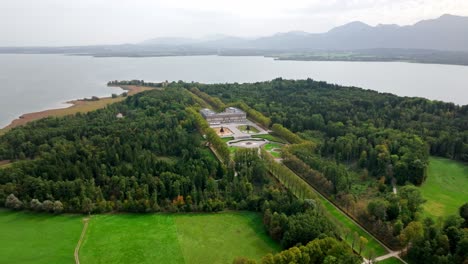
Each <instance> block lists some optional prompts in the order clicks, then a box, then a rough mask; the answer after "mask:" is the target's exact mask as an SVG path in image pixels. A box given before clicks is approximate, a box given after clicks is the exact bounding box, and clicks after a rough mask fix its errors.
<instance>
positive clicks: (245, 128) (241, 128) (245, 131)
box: [237, 125, 260, 133]
mask: <svg viewBox="0 0 468 264" xmlns="http://www.w3.org/2000/svg"><path fill="white" fill-rule="evenodd" d="M237 129H239V130H240V131H242V132H244V133H258V132H260V131H259V130H258V129H257V128H256V127H254V126H250V130H247V125H242V126H238V127H237Z"/></svg>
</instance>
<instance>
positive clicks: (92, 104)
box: [0, 85, 152, 135]
mask: <svg viewBox="0 0 468 264" xmlns="http://www.w3.org/2000/svg"><path fill="white" fill-rule="evenodd" d="M115 87H120V88H121V89H122V90H124V91H126V92H127V93H128V96H131V95H134V94H137V93H141V92H143V91H147V90H150V89H152V88H148V87H142V86H135V85H119V86H115ZM98 98H99V100H94V101H93V100H89V99H86V98H84V99H76V100H71V101H68V102H65V103H67V104H70V106H68V107H65V108H54V109H48V110H44V111H39V112H32V113H26V114H23V115H21V116H20V117H19V118H17V119H15V120H13V121H11V122H10V124H8V125H7V126H5V127H3V128H1V129H0V135H1V134H3V133H5V132H6V131H8V130H10V129H12V128H15V127H18V126H22V125H25V124H27V123H29V122H31V121H36V120H39V119H42V118H46V117H52V116H55V117H61V116H67V115H73V114H76V113H86V112H90V111H93V110H97V109H100V108H104V107H106V106H107V105H109V104H112V103H117V102H120V101H123V100H124V99H125V98H126V97H124V96H123V95H122V94H120V95H119V96H118V97H116V98H112V97H111V96H107V97H98Z"/></svg>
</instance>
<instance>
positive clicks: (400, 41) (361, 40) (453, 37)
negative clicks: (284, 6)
mask: <svg viewBox="0 0 468 264" xmlns="http://www.w3.org/2000/svg"><path fill="white" fill-rule="evenodd" d="M137 45H145V46H179V47H180V46H191V47H198V48H218V49H251V50H277V51H291V50H294V51H311V50H359V49H384V48H385V49H430V50H443V51H468V17H463V16H454V15H443V16H441V17H439V18H437V19H431V20H423V21H420V22H418V23H416V24H414V25H410V26H398V25H377V26H370V25H367V24H365V23H363V22H359V21H356V22H351V23H348V24H345V25H343V26H339V27H336V28H333V29H331V30H330V31H328V32H325V33H307V32H302V31H292V32H287V33H278V34H275V35H272V36H267V37H260V38H254V39H246V38H239V37H231V36H223V35H220V36H214V37H213V36H212V37H209V38H202V39H190V38H156V39H151V40H147V41H144V42H142V43H138V44H137Z"/></svg>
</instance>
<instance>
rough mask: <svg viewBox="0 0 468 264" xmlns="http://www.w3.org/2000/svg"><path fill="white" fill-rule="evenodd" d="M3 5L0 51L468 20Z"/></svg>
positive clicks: (261, 5)
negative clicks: (351, 24) (358, 23)
mask: <svg viewBox="0 0 468 264" xmlns="http://www.w3.org/2000/svg"><path fill="white" fill-rule="evenodd" d="M1 5H2V10H3V11H4V12H3V15H2V16H1V17H0V32H2V34H1V35H0V46H76V45H98V44H123V43H137V42H141V41H144V40H147V39H151V38H157V37H188V38H200V37H204V36H210V35H216V34H225V35H230V36H238V37H259V36H266V35H272V34H275V33H278V32H289V31H305V32H310V33H321V32H326V31H328V30H330V29H331V28H333V27H336V26H340V25H343V24H346V23H349V22H352V21H362V22H364V23H366V24H369V25H372V26H375V25H378V24H398V25H412V24H414V23H416V22H418V21H420V20H426V19H434V18H437V17H440V16H441V15H443V14H452V15H460V16H468V1H464V0H439V1H437V0H397V1H394V0H393V1H392V0H361V1H356V0H334V1H328V2H325V3H323V2H322V1H318V0H312V1H307V0H296V1H287V2H285V1H276V0H275V1H268V0H258V1H255V2H251V1H248V0H239V1H236V2H228V1H215V0H202V1H196V2H194V1H189V0H177V1H162V0H159V1H150V0H138V1H128V0H114V1H111V0H99V1H95V0H83V1H76V2H72V3H70V2H68V3H65V2H64V1H58V0H43V1H34V0H17V1H9V2H6V3H2V4H1Z"/></svg>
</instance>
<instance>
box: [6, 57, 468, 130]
mask: <svg viewBox="0 0 468 264" xmlns="http://www.w3.org/2000/svg"><path fill="white" fill-rule="evenodd" d="M276 77H283V78H288V79H304V78H312V79H315V80H323V81H327V82H330V83H337V84H341V85H349V86H358V87H362V88H365V89H372V90H377V91H380V92H389V93H394V94H397V95H402V96H419V97H426V98H429V99H436V100H443V101H449V102H455V103H457V104H468V67H466V66H452V65H435V64H416V63H400V62H311V61H275V60H273V59H271V58H263V57H218V56H192V57H158V58H92V57H81V56H64V55H0V127H3V126H5V125H7V124H8V123H10V122H11V121H12V120H13V119H15V118H17V117H18V116H20V115H21V114H24V113H29V112H35V111H40V110H45V109H49V108H57V107H65V106H66V104H64V102H66V101H69V100H72V99H77V98H83V97H91V96H108V95H110V94H112V93H119V92H121V90H120V89H118V88H109V87H106V83H107V81H109V80H128V79H143V80H146V81H164V80H169V81H173V80H184V81H198V82H205V83H220V82H221V83H224V82H256V81H265V80H271V79H273V78H276Z"/></svg>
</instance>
